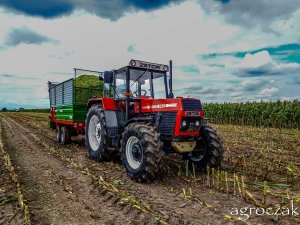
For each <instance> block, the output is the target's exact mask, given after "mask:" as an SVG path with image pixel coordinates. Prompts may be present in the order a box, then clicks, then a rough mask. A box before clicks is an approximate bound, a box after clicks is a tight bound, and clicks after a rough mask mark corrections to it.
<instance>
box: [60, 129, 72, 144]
mask: <svg viewBox="0 0 300 225" xmlns="http://www.w3.org/2000/svg"><path fill="white" fill-rule="evenodd" d="M70 142H71V131H70V129H69V127H67V126H62V127H61V138H60V143H61V144H62V145H66V144H69V143H70Z"/></svg>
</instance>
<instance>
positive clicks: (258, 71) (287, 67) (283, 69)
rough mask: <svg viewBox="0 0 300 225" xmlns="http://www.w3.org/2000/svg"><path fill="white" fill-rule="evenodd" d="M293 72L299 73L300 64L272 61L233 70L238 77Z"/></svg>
mask: <svg viewBox="0 0 300 225" xmlns="http://www.w3.org/2000/svg"><path fill="white" fill-rule="evenodd" d="M293 73H300V64H297V63H290V64H276V63H273V62H272V63H268V64H265V65H262V66H258V67H253V68H251V67H249V68H240V69H238V70H236V71H234V72H233V74H234V75H237V76H238V77H261V76H276V75H284V74H293Z"/></svg>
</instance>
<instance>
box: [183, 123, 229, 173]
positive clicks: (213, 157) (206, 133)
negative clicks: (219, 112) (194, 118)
mask: <svg viewBox="0 0 300 225" xmlns="http://www.w3.org/2000/svg"><path fill="white" fill-rule="evenodd" d="M200 133H201V140H199V141H197V145H196V148H195V150H194V151H192V152H190V153H188V154H187V155H186V157H185V158H186V159H188V160H189V161H190V162H192V163H194V164H195V165H196V166H197V167H198V168H199V169H201V170H204V169H206V168H207V167H209V168H220V167H221V162H222V160H223V155H224V146H223V139H222V137H221V136H220V135H219V134H218V132H217V131H216V130H215V129H214V128H213V127H211V126H208V125H202V126H201V128H200Z"/></svg>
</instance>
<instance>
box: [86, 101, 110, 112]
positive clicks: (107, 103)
mask: <svg viewBox="0 0 300 225" xmlns="http://www.w3.org/2000/svg"><path fill="white" fill-rule="evenodd" d="M95 104H99V105H102V108H103V110H115V100H114V99H113V98H92V99H90V100H89V102H88V105H87V109H89V108H90V107H91V106H92V105H95Z"/></svg>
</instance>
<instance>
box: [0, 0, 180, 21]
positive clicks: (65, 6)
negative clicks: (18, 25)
mask: <svg viewBox="0 0 300 225" xmlns="http://www.w3.org/2000/svg"><path fill="white" fill-rule="evenodd" d="M182 1H184V0H153V1H150V0H98V1H97V0H85V1H80V0H43V1H41V0H27V1H20V0H4V1H1V2H0V6H2V7H4V8H6V9H9V10H12V11H14V12H20V13H23V14H26V15H30V16H39V17H44V18H53V17H59V16H63V15H68V14H70V13H72V12H73V10H75V9H83V10H86V11H87V12H89V13H93V14H96V15H98V16H100V17H103V18H108V19H111V20H117V19H119V18H121V17H122V16H123V15H124V14H125V13H126V12H132V11H139V10H144V11H151V10H155V9H158V8H161V7H164V6H166V5H169V4H171V3H179V2H182Z"/></svg>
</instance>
